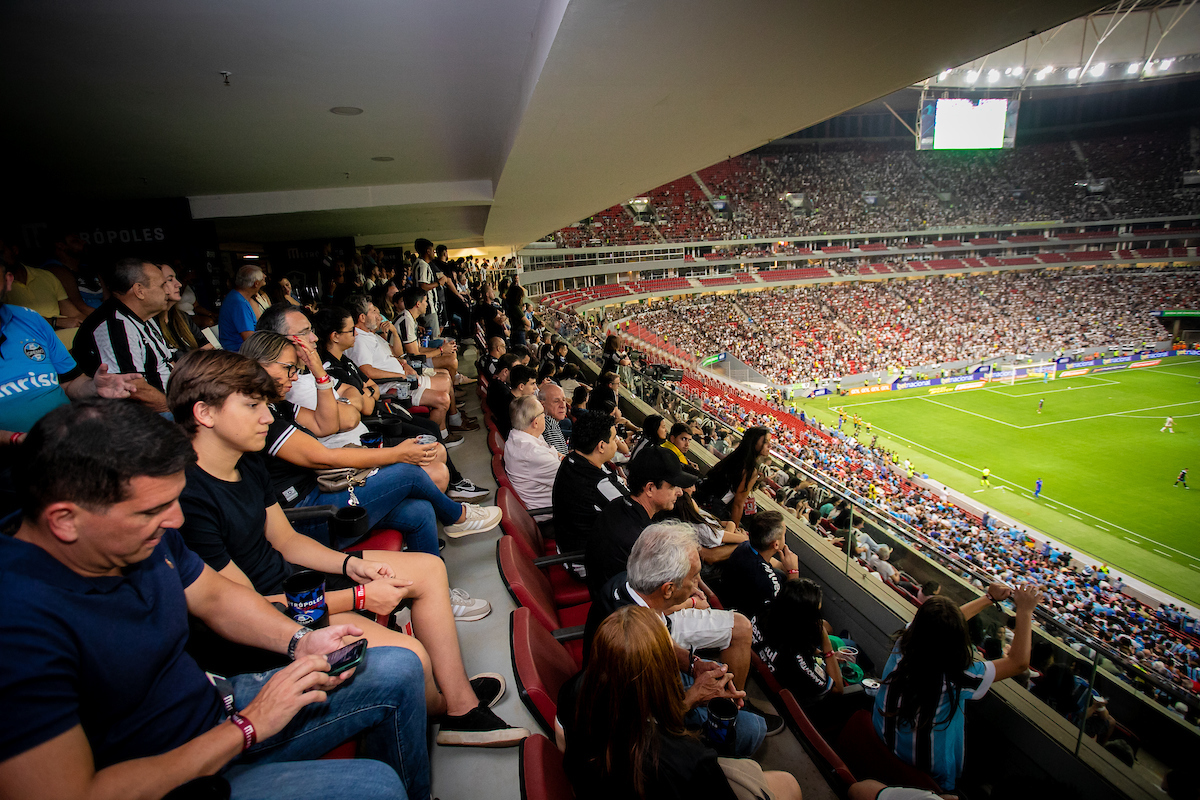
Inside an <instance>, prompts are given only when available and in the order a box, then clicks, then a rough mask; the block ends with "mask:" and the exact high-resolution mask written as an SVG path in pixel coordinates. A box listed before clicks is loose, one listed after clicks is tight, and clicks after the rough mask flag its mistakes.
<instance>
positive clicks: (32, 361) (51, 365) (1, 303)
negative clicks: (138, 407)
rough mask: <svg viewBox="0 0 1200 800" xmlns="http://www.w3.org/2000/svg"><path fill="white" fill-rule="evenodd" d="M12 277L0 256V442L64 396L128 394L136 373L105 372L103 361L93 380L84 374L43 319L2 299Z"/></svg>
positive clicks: (29, 424) (21, 431) (5, 442)
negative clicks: (111, 373) (117, 373)
mask: <svg viewBox="0 0 1200 800" xmlns="http://www.w3.org/2000/svg"><path fill="white" fill-rule="evenodd" d="M12 280H13V277H12V273H10V272H8V270H7V269H6V268H5V266H4V263H3V262H0V446H4V445H10V444H15V443H16V442H18V441H20V439H21V437H20V436H18V435H17V434H24V433H25V432H26V431H28V430H29V429H30V428H32V427H33V423H35V422H37V421H38V420H39V419H41V417H42V415H43V414H45V413H46V412H47V411H49V410H51V409H53V408H57V407H58V406H61V405H63V404H65V403H67V402H68V400H79V399H83V398H85V397H92V396H95V395H97V394H99V395H101V396H103V397H109V398H121V397H129V396H130V394H131V392H133V391H134V390H135V388H136V387H135V383H136V381H137V379H138V378H139V377H140V376H138V375H109V374H108V369H107V368H106V367H104V366H103V365H101V367H100V369H98V370H96V377H95V379H94V380H93V379H92V378H89V377H88V376H87V375H85V374H83V370H81V369H79V367H78V366H77V365H76V364H75V359H73V358H71V354H70V353H68V352H67V348H66V347H64V346H63V343H62V341H61V340H60V339H59V338H58V336H57V335H56V334H55V333H54V330H53V329H52V328H51V327H50V325H49V324H47V322H46V320H44V319H42V318H41V317H40V316H39V315H38V314H37V313H36V312H34V311H30V310H29V309H27V308H22V307H20V306H13V305H8V304H7V303H6V302H5V299H6V298H7V295H8V290H9V288H11V286H12Z"/></svg>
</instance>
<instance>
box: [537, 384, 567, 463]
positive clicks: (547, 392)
mask: <svg viewBox="0 0 1200 800" xmlns="http://www.w3.org/2000/svg"><path fill="white" fill-rule="evenodd" d="M537 399H538V400H539V401H540V402H541V404H542V410H543V411H544V412H545V423H546V426H545V430H543V431H542V438H543V439H545V440H546V443H547V444H548V445H550V446H551V447H553V448H554V449H555V450H557V451H558V452H560V453H562V454H563V455H564V456H565V455H566V454H567V453H569V452H571V449H570V448H569V447H567V436H568V435H569V434H570V428H567V429H566V430H565V431H564V430H563V428H564V427H565V426H564V420H566V417H567V396H566V394H564V393H563V390H562V387H561V386H559V385H558V384H557V383H554V382H552V381H546V382H545V383H543V384H542V386H541V388H540V389H538V390H537ZM566 424H570V423H569V422H567V423H566Z"/></svg>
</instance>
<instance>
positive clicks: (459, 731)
mask: <svg viewBox="0 0 1200 800" xmlns="http://www.w3.org/2000/svg"><path fill="white" fill-rule="evenodd" d="M527 736H529V731H527V730H525V729H524V728H514V727H512V726H511V725H509V724H508V723H506V722H505V721H504V720H502V719H500V718H499V717H497V716H496V715H495V714H494V713H492V710H491V709H489V708H484V707H483V706H479V707H477V708H473V709H471V710H470V711H468V712H467V713H466V714H463V715H462V716H460V717H450V716H446V717H442V725H441V729H440V730H439V731H438V735H437V743H438V744H440V745H445V746H447V747H514V746H516V745H518V744H520V743H521V740H523V739H524V738H525V737H527Z"/></svg>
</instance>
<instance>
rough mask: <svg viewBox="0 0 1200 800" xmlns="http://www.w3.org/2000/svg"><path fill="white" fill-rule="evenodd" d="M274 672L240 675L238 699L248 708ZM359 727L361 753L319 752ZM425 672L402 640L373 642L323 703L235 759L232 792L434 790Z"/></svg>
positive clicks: (257, 795)
mask: <svg viewBox="0 0 1200 800" xmlns="http://www.w3.org/2000/svg"><path fill="white" fill-rule="evenodd" d="M274 674H275V673H274V672H266V673H258V674H253V675H237V676H235V677H233V678H231V679H230V681H231V682H232V684H233V696H234V705H235V707H236V708H238V709H239V710H240V709H244V708H245V707H246V706H247V705H249V704H250V702H251V701H252V700H253V699H254V698H255V696H257V694H258V692H259V690H260V689H262V687H263V685H264V684H265V683H266V682H267V680H268V679H269V678H270V677H271V676H272V675H274ZM360 734H361V737H362V738H361V742H362V744H361V747H360V748H359V752H360V754H361V756H362V758H357V759H344V760H330V761H322V760H316V759H320V758H321V756H323V755H325V754H326V753H328V752H329V751H330V750H332V749H333V748H335V747H337V746H338V745H340V744H342V743H344V742H347V741H349V740H351V739H353V738H354V737H356V736H359V735H360ZM425 734H426V719H425V677H424V673H423V672H422V670H421V661H420V659H418V658H417V655H416V654H415V653H413V652H412V651H410V650H405V649H403V648H400V647H374V648H371V649H370V650H367V652H366V656H365V658H364V660H363V663H362V665H361V666H359V668H358V671H357V672H356V673H355V675H354V677H353V678H351V679H350V682H349V683H347V684H346V685H344V686H342V687H341V688H340V689H337V690H336V691H334V692H331V693H330V695H329V699H328V700H327V701H326V702H324V703H313V704H312V705H308V706H305V707H304V708H302V709H300V712H299V713H298V714H296V716H295V717H294V718H293V719H292V721H291V722H290V723H288V726H287V727H286V728H284V729H283V730H282V731H280V732H279V733H277V734H275V735H274V736H272V737H271V738H269V739H267V740H266V741H261V742H258V743H256V744H255V745H254V747H252V748H250V750H248V751H247V752H246V753H243V754H242V755H240V756H238V757H237V758H236V759H234V760H233V761H231V762H230V764H229V766H228V767H227V768H226V770H225V772H224V773H223V774H224V776H225V778H226V779H227V780H228V781H229V784H230V786H231V787H232V789H233V795H232V798H231V800H280V798H288V800H329V798H331V797H338V796H342V795H345V794H347V790H350V789H352V790H353V791H352V795H353V797H354V798H355V800H364V799H365V798H370V800H375V798H380V800H382V798H407V800H427V798H428V797H429V789H430V783H429V752H428V750H427V748H426V736H425Z"/></svg>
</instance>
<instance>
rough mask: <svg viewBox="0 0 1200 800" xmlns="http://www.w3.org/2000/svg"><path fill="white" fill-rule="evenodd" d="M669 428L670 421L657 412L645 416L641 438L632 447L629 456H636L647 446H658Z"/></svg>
mask: <svg viewBox="0 0 1200 800" xmlns="http://www.w3.org/2000/svg"><path fill="white" fill-rule="evenodd" d="M670 428H671V425H670V423H668V422H667V421H666V419H664V418H663V417H660V416H659V415H657V414H652V415H651V416H649V417H646V419H644V420H643V421H642V440H641V441H640V442H638V443H637V446H636V447H634V448H633V452H632V453H630V454H629V457H630V458H637V455H638V453H640V452H642V451H643V450H645V449H646V448H647V447H660V446H661V445H662V443H663V442H665V441H666V440H667V431H669V430H670Z"/></svg>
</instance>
